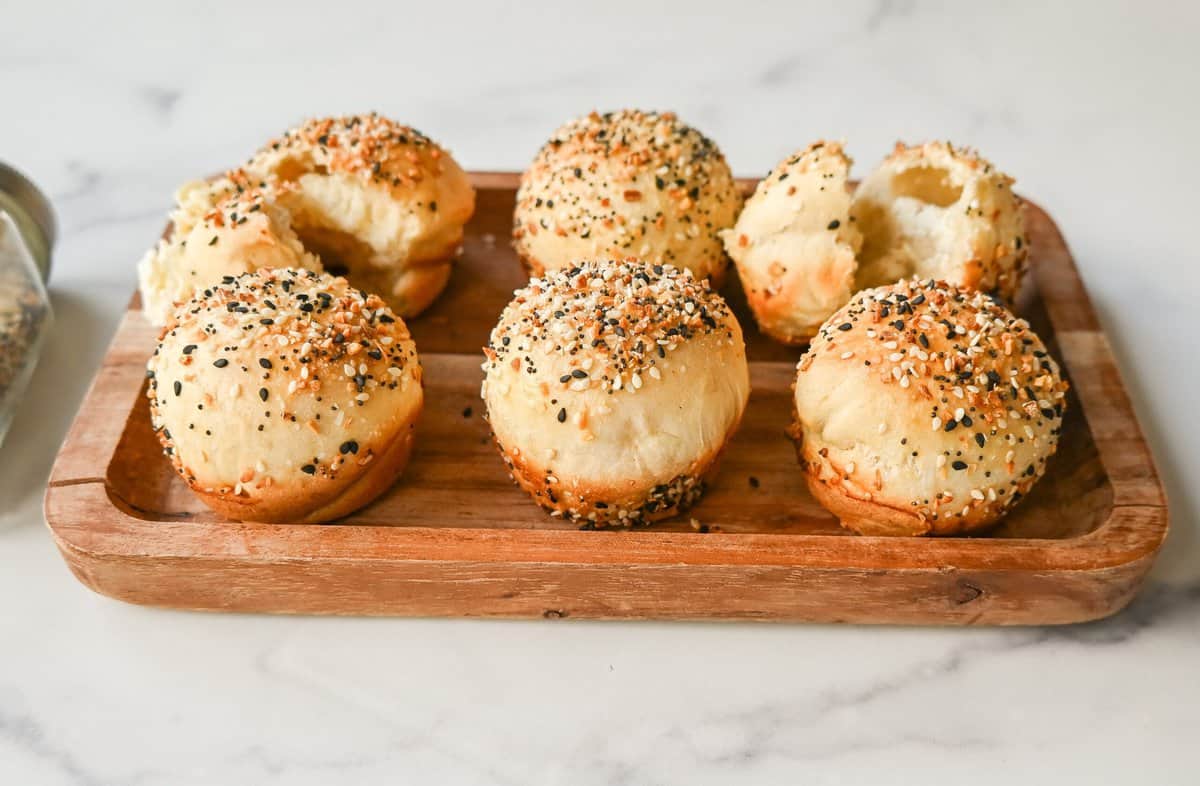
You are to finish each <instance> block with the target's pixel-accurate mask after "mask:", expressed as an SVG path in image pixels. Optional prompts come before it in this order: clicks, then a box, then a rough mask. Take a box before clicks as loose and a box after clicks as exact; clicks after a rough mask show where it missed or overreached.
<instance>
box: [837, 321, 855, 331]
mask: <svg viewBox="0 0 1200 786" xmlns="http://www.w3.org/2000/svg"><path fill="white" fill-rule="evenodd" d="M853 328H854V325H851V324H850V323H849V322H843V323H842V324H840V325H838V330H851V329H853Z"/></svg>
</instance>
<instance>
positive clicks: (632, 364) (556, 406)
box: [481, 260, 749, 525]
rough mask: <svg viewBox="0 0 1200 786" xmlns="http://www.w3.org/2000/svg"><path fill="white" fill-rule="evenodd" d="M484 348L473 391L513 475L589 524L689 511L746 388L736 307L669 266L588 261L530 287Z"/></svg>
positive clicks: (548, 504) (544, 500)
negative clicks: (481, 374)
mask: <svg viewBox="0 0 1200 786" xmlns="http://www.w3.org/2000/svg"><path fill="white" fill-rule="evenodd" d="M484 352H485V354H486V356H487V361H486V362H485V363H484V370H485V373H486V376H485V381H484V386H483V390H482V391H481V393H482V396H483V399H484V401H485V402H486V404H487V410H488V419H489V421H490V422H491V425H492V429H493V432H494V438H495V440H496V443H497V446H498V447H499V449H500V451H501V455H502V456H503V458H504V460H505V461H506V463H507V464H508V465H509V468H510V470H511V471H512V473H513V475H514V478H515V479H516V480H517V482H518V483H519V484H520V485H521V486H522V487H523V488H524V489H526V491H528V492H529V493H530V494H531V495H532V496H533V497H534V499H535V500H536V501H537V502H538V504H540V505H542V506H543V507H545V508H547V509H548V510H551V511H552V512H555V513H556V514H557V515H561V516H565V517H567V518H570V519H573V520H580V521H587V522H592V523H594V524H596V525H607V524H632V523H637V522H641V521H646V520H652V519H657V518H662V517H663V516H666V515H670V513H671V511H673V510H675V509H677V508H681V507H686V506H687V505H688V504H690V503H691V502H692V501H693V500H694V499H695V498H696V497H698V496H699V495H700V493H701V492H702V491H703V479H704V477H705V476H707V474H708V473H709V472H710V471H711V469H712V466H713V463H714V462H715V457H716V455H718V454H719V452H720V450H721V449H722V447H723V446H724V445H725V444H726V443H727V441H728V440H729V438H730V436H731V434H732V433H733V431H734V430H735V429H736V428H737V424H738V422H739V421H740V418H741V414H742V412H743V411H744V408H745V405H746V400H747V397H748V394H749V373H748V367H747V364H746V359H745V346H744V343H743V341H742V336H741V330H740V328H739V326H738V324H737V321H736V319H735V318H734V317H733V314H732V312H730V310H729V308H728V306H727V305H726V304H725V302H724V300H722V299H721V297H720V296H719V295H717V294H716V293H714V292H713V291H712V290H711V289H710V287H709V284H708V282H707V281H696V280H695V279H694V278H693V277H692V276H691V274H690V273H688V272H687V271H682V270H678V269H676V268H674V267H671V266H668V265H644V264H641V263H640V262H638V261H636V260H625V261H622V262H586V263H580V264H579V265H576V266H574V267H572V268H567V269H562V270H558V271H552V272H551V273H550V274H549V275H547V276H546V277H545V278H537V279H533V280H532V281H530V283H529V285H528V286H527V287H525V288H523V289H521V290H518V291H517V292H516V293H515V295H514V299H513V301H512V302H511V303H510V304H509V305H508V307H507V308H505V310H504V312H503V314H501V317H500V319H499V321H498V323H497V325H496V328H495V329H494V330H493V331H492V335H491V338H490V339H489V342H488V346H487V347H486V348H485V350H484Z"/></svg>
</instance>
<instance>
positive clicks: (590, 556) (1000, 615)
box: [45, 173, 1167, 624]
mask: <svg viewBox="0 0 1200 786" xmlns="http://www.w3.org/2000/svg"><path fill="white" fill-rule="evenodd" d="M473 177H474V180H475V184H476V187H477V188H478V189H479V200H478V211H477V215H476V217H475V218H474V219H473V220H472V223H471V225H470V226H469V227H468V232H467V238H466V241H465V251H464V256H463V259H462V261H461V262H460V264H459V265H458V266H457V268H456V270H455V273H454V276H453V278H452V280H451V282H450V285H449V287H448V289H447V291H446V293H445V294H444V295H443V296H442V298H441V299H440V300H439V301H438V302H437V303H436V304H435V305H434V307H433V308H431V309H430V310H429V311H428V312H427V313H426V314H424V315H422V316H421V317H420V318H418V319H415V320H412V321H411V322H410V326H411V328H412V332H413V335H414V337H415V338H416V341H417V346H418V348H419V350H420V352H421V356H422V361H423V363H424V365H425V368H426V385H427V388H426V412H425V414H424V415H423V416H422V420H421V423H420V425H419V432H418V441H417V448H416V451H415V453H414V456H413V459H412V463H411V464H410V466H409V468H408V470H407V471H406V473H405V474H404V476H403V477H402V478H401V480H400V481H399V482H398V483H397V484H396V486H395V487H394V488H392V489H391V490H390V491H389V492H388V493H387V494H386V495H384V496H383V497H382V498H380V499H379V500H377V501H376V502H375V503H373V504H371V505H370V506H368V507H367V508H365V509H363V510H361V511H359V512H357V513H355V514H354V515H352V516H350V517H349V518H347V519H344V520H343V521H341V522H339V523H337V524H333V525H263V524H242V523H230V522H226V521H222V520H220V519H218V518H217V517H216V516H215V515H214V514H212V513H211V512H210V511H208V510H207V509H206V508H205V507H204V506H203V505H202V504H200V503H199V502H198V501H197V500H196V499H195V498H194V497H193V496H192V495H191V493H190V492H188V490H187V489H186V487H185V486H184V485H183V484H182V482H181V481H179V480H178V479H177V478H176V477H175V475H174V474H173V472H172V471H171V468H170V466H169V465H168V463H167V462H166V460H165V459H163V458H162V456H161V453H160V451H159V448H158V444H157V442H156V440H155V439H154V436H153V433H152V430H151V428H150V421H149V413H148V408H147V406H146V402H145V398H144V396H143V395H142V394H143V390H144V385H145V380H144V369H145V361H146V358H147V356H148V355H149V353H150V351H151V350H152V348H153V345H154V336H155V331H154V329H153V328H151V327H150V326H149V324H147V323H146V322H145V320H144V319H143V318H142V315H141V313H140V310H139V308H138V304H137V299H136V298H135V299H134V301H133V302H132V303H131V306H130V309H129V311H128V313H127V314H126V315H125V318H124V319H123V321H122V322H121V325H120V327H119V328H118V331H117V334H116V336H115V338H114V339H113V343H112V346H111V347H110V349H109V352H108V354H107V356H106V357H105V359H104V362H103V365H102V366H101V368H100V370H99V372H98V373H97V375H96V378H95V381H94V382H93V384H92V387H91V390H90V391H89V392H88V395H87V397H86V398H85V400H84V402H83V405H82V407H81V409H80V412H79V415H78V416H77V418H76V420H75V423H74V425H73V426H72V428H71V430H70V432H69V434H68V436H67V439H66V441H65V442H64V444H63V446H62V449H61V451H60V453H59V456H58V459H57V461H56V463H55V466H54V469H53V472H52V475H51V479H50V484H49V487H48V489H47V491H46V500H45V506H46V520H47V522H48V524H49V526H50V529H51V531H52V532H53V534H54V537H55V540H56V542H57V543H58V546H59V548H60V550H61V552H62V554H63V556H64V558H65V559H66V561H67V564H68V565H69V566H70V568H71V570H72V571H73V572H74V573H75V575H76V576H77V577H78V578H79V579H80V581H82V582H83V583H84V584H86V585H87V586H89V587H91V588H92V589H94V590H96V591H97V592H101V593H103V594H106V595H110V596H112V597H116V598H120V599H122V600H126V601H130V602H133V603H142V604H148V605H155V606H166V607H173V608H189V609H211V610H237V611H264V612H283V613H317V614H370V615H389V614H398V615H436V616H481V617H548V618H559V617H587V618H605V619H609V618H613V619H652V618H653V619H714V620H719V619H756V620H789V621H819V622H863V623H905V624H1052V623H1068V622H1077V621H1082V620H1088V619H1095V618H1098V617H1103V616H1106V615H1108V614H1112V613H1113V612H1115V611H1117V610H1119V609H1120V608H1122V607H1123V606H1124V605H1125V604H1126V603H1128V602H1129V600H1130V599H1131V598H1132V597H1133V594H1134V593H1135V592H1136V591H1137V589H1138V587H1139V586H1140V584H1141V581H1142V579H1143V578H1144V576H1145V574H1146V572H1147V571H1148V570H1149V568H1150V565H1151V563H1152V561H1153V559H1154V556H1155V554H1156V553H1157V551H1158V549H1159V547H1160V545H1161V543H1162V540H1163V537H1164V536H1165V534H1166V528H1167V508H1166V500H1165V498H1164V495H1163V491H1162V486H1161V484H1160V483H1159V480H1158V476H1157V474H1156V472H1155V469H1154V463H1153V459H1152V457H1151V455H1150V451H1149V448H1148V446H1147V445H1146V443H1145V440H1144V438H1143V437H1142V434H1141V430H1140V429H1139V427H1138V424H1137V421H1136V419H1135V418H1134V415H1133V412H1132V409H1131V407H1130V403H1129V400H1128V398H1127V396H1126V394H1125V391H1124V388H1123V386H1122V383H1121V378H1120V374H1119V372H1118V370H1117V368H1116V366H1115V365H1114V363H1113V358H1112V353H1111V351H1110V348H1109V346H1108V342H1107V340H1106V339H1105V337H1104V335H1103V333H1101V332H1100V329H1099V325H1098V323H1097V321H1096V318H1095V315H1094V313H1093V311H1092V308H1091V304H1090V303H1089V302H1088V299H1087V295H1086V293H1085V291H1084V289H1083V285H1082V282H1081V281H1080V279H1079V275H1078V272H1077V270H1076V268H1075V265H1074V263H1073V261H1072V259H1071V256H1070V253H1069V252H1068V250H1067V247H1066V245H1065V243H1064V241H1063V239H1062V237H1061V235H1060V234H1059V232H1058V230H1057V228H1056V227H1055V226H1054V224H1053V222H1052V221H1051V220H1050V218H1049V217H1048V216H1047V215H1046V214H1045V213H1044V212H1043V211H1041V210H1040V209H1039V208H1037V207H1035V206H1032V205H1031V206H1030V207H1029V213H1028V218H1029V224H1030V226H1029V235H1030V239H1031V242H1032V245H1033V258H1032V266H1033V275H1032V276H1031V277H1030V281H1029V282H1028V283H1027V284H1026V286H1025V288H1024V290H1023V291H1022V293H1021V296H1020V298H1019V299H1018V303H1017V310H1018V311H1019V312H1020V313H1021V314H1022V315H1024V316H1026V317H1027V318H1029V319H1030V321H1031V322H1032V323H1033V324H1034V327H1035V328H1036V329H1037V330H1038V332H1039V333H1040V334H1041V335H1042V336H1043V338H1044V339H1046V341H1047V343H1048V344H1049V345H1050V347H1051V349H1052V351H1053V352H1054V353H1055V355H1056V356H1058V357H1059V358H1061V359H1062V361H1063V365H1064V367H1065V370H1066V373H1067V375H1068V377H1069V378H1070V380H1071V382H1072V384H1073V392H1072V401H1071V409H1070V412H1069V414H1068V416H1067V418H1066V421H1065V423H1064V434H1063V437H1062V441H1061V446H1060V450H1059V453H1058V455H1056V456H1055V457H1054V459H1053V460H1052V462H1051V464H1050V467H1049V471H1048V472H1047V475H1046V477H1045V478H1044V479H1043V480H1042V482H1041V483H1040V484H1039V485H1038V486H1037V487H1035V489H1034V491H1033V493H1031V494H1030V495H1029V496H1028V498H1027V499H1026V500H1025V501H1024V502H1022V504H1021V505H1020V506H1019V507H1018V508H1017V509H1016V510H1015V511H1014V512H1013V513H1012V514H1010V515H1009V516H1008V518H1007V519H1006V520H1005V521H1004V522H1002V524H1001V525H1000V526H998V527H997V528H996V529H994V530H992V531H991V532H990V533H989V534H988V535H987V536H985V537H975V538H943V539H927V538H926V539H918V538H871V537H858V536H852V535H848V534H846V533H845V532H844V531H842V530H841V529H840V528H839V527H838V526H837V522H836V521H835V520H834V519H833V517H832V516H830V515H829V514H828V513H826V512H825V511H824V510H823V509H822V508H821V507H820V506H819V505H817V504H816V503H815V501H814V500H813V499H812V497H811V495H809V493H808V492H807V490H806V488H805V485H804V481H803V478H802V476H801V473H800V471H799V468H798V466H797V464H796V460H795V452H794V450H793V448H792V445H791V443H790V442H789V441H788V439H787V437H786V436H785V434H784V428H785V427H786V426H787V423H788V420H789V418H790V394H789V386H790V384H791V380H792V374H793V369H794V366H795V362H796V360H797V358H798V357H799V354H800V350H799V349H796V348H789V347H785V346H782V345H780V344H777V343H774V342H772V341H769V340H768V339H765V338H764V337H762V336H760V335H759V334H758V333H757V331H756V330H755V329H754V325H753V320H752V319H751V318H750V317H749V315H748V313H747V312H746V309H745V305H744V300H743V298H742V296H741V293H740V292H739V291H738V289H737V282H736V280H734V281H732V282H730V284H729V285H727V287H726V292H725V294H726V296H727V297H728V298H729V300H730V301H731V303H732V304H733V305H734V308H735V310H736V311H737V313H738V315H739V318H740V319H741V322H742V325H743V327H744V328H745V330H746V336H747V345H748V355H749V358H750V360H751V382H752V386H753V393H752V395H751V401H750V405H749V407H748V409H747V413H746V418H745V421H744V422H743V426H742V429H741V430H740V431H739V433H738V435H737V437H736V438H735V439H734V441H733V443H732V444H731V446H730V449H729V451H728V454H727V456H726V457H725V459H724V461H723V463H722V468H721V472H720V474H719V476H718V478H717V479H716V481H715V482H714V484H713V485H712V487H711V488H710V490H709V491H708V493H707V494H706V496H705V497H704V499H703V500H702V501H701V503H700V504H699V505H698V506H697V507H696V508H695V509H694V510H693V511H692V512H691V514H690V515H685V516H682V517H677V518H676V519H674V520H669V521H666V522H662V523H660V524H656V525H654V526H653V527H650V528H647V529H639V530H634V531H580V530H577V529H576V528H575V527H574V526H572V525H570V524H566V523H564V522H562V521H560V520H557V519H552V518H550V517H548V516H546V515H545V514H544V513H543V512H542V511H541V510H540V509H539V508H537V507H536V506H535V505H534V504H533V503H532V502H531V501H530V500H529V499H528V498H527V497H526V496H525V494H524V493H522V492H521V491H520V490H519V489H517V488H516V487H515V486H514V485H513V484H512V482H511V480H509V478H508V476H507V474H506V473H505V470H504V466H503V464H502V463H501V461H500V459H499V457H498V456H497V455H496V454H495V451H494V448H493V447H492V446H491V444H490V440H489V439H488V429H487V424H486V422H484V421H483V419H482V418H481V416H480V413H481V411H482V402H480V400H479V383H480V380H481V374H482V372H481V371H480V370H479V363H480V361H481V359H482V355H481V353H480V348H481V347H482V345H483V344H484V342H485V341H486V339H487V335H488V332H489V331H490V330H491V327H492V325H493V323H494V320H495V318H496V316H497V315H498V314H499V312H500V310H501V309H502V308H503V306H504V304H505V303H507V301H508V300H509V298H510V297H511V294H512V290H513V289H515V288H516V287H518V286H520V285H521V284H522V283H523V282H524V274H523V272H522V270H521V268H520V265H519V264H518V262H517V260H516V257H515V255H514V254H513V252H512V251H511V249H510V248H509V245H508V233H509V223H510V217H511V212H512V206H513V194H514V189H515V186H516V180H517V176H516V175H513V174H507V173H483V174H476V175H474V176H473ZM746 185H747V187H749V186H750V185H751V184H749V183H747V184H746ZM731 278H734V279H735V278H736V277H731ZM692 517H694V518H696V519H697V520H698V521H699V522H701V523H703V524H704V525H705V527H706V529H707V530H708V531H707V532H699V531H696V530H695V529H694V528H693V526H692V525H691V524H690V521H689V520H690V518H692Z"/></svg>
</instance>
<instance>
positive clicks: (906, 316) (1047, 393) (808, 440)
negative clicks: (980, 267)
mask: <svg viewBox="0 0 1200 786" xmlns="http://www.w3.org/2000/svg"><path fill="white" fill-rule="evenodd" d="M1066 390H1067V384H1066V382H1064V381H1063V380H1062V378H1061V376H1060V375H1059V371H1058V365H1057V364H1056V363H1055V361H1054V360H1053V358H1051V357H1050V356H1049V354H1048V353H1047V352H1046V349H1045V347H1044V345H1043V344H1042V342H1041V341H1040V339H1038V337H1037V335H1036V334H1034V333H1033V331H1032V330H1031V329H1030V328H1029V325H1028V323H1026V322H1025V321H1024V320H1020V319H1017V318H1015V317H1014V316H1013V315H1012V314H1011V312H1009V311H1007V310H1006V309H1005V308H1003V307H1002V306H1000V305H999V304H997V303H996V302H995V301H993V300H992V299H991V298H990V297H989V296H987V295H984V294H982V293H979V292H970V291H968V290H966V289H962V288H956V287H952V286H949V285H947V284H944V283H940V282H932V281H917V280H906V281H902V282H899V283H898V284H895V285H892V286H889V287H879V288H877V289H873V290H866V291H864V292H861V293H859V294H858V295H857V296H855V299H854V300H853V301H851V303H850V304H849V305H847V306H845V307H844V308H843V309H841V310H840V311H839V312H837V313H836V314H834V315H833V316H832V317H831V318H830V319H829V320H828V321H827V322H826V323H825V325H823V326H822V328H821V330H820V332H819V334H818V336H817V337H816V338H815V339H814V340H813V342H812V344H811V346H810V348H809V350H808V352H807V353H806V354H805V355H804V357H803V358H802V359H801V361H800V364H799V367H798V369H797V375H796V383H795V388H794V396H793V403H794V407H795V409H794V411H795V417H796V423H795V424H794V426H793V428H792V430H791V432H790V433H791V436H792V437H793V439H796V440H797V442H798V453H797V455H798V456H799V458H800V462H801V464H802V466H803V467H804V470H805V472H806V475H807V476H808V480H809V484H810V486H811V487H812V488H813V493H814V495H816V496H817V497H818V499H819V500H820V501H821V502H822V504H824V505H826V507H827V508H829V510H830V511H831V512H833V513H834V514H835V515H837V516H838V517H839V518H840V519H841V520H842V522H843V524H844V525H845V526H846V527H848V528H850V529H853V530H855V531H859V532H870V533H873V534H893V533H897V532H903V533H904V534H925V533H928V534H938V535H942V534H957V533H966V532H973V531H978V530H979V529H981V528H983V527H986V526H989V525H991V524H993V523H995V522H996V521H997V520H998V519H999V518H1000V517H1001V516H1003V515H1004V514H1005V513H1006V512H1007V511H1008V510H1010V509H1011V508H1012V506H1013V505H1015V504H1016V503H1017V502H1018V501H1019V500H1020V499H1021V498H1022V497H1024V496H1025V495H1026V494H1027V493H1028V492H1029V490H1030V489H1031V488H1032V486H1033V485H1034V483H1036V482H1037V480H1038V478H1040V477H1041V476H1042V474H1043V473H1044V472H1045V468H1046V462H1047V461H1048V459H1049V458H1050V456H1052V455H1053V454H1054V452H1055V450H1056V447H1057V443H1058V438H1059V434H1060V432H1061V426H1062V417H1063V413H1064V411H1065V408H1066Z"/></svg>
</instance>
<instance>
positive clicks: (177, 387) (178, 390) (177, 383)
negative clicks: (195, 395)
mask: <svg viewBox="0 0 1200 786" xmlns="http://www.w3.org/2000/svg"><path fill="white" fill-rule="evenodd" d="M174 387H175V395H176V396H178V395H179V394H180V393H182V392H183V383H182V382H180V381H179V380H175V385H174Z"/></svg>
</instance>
